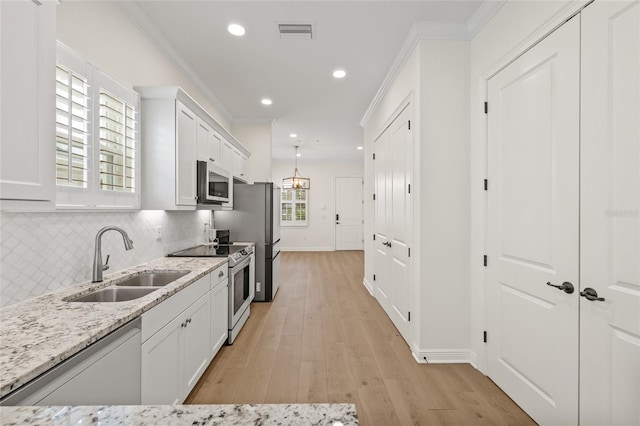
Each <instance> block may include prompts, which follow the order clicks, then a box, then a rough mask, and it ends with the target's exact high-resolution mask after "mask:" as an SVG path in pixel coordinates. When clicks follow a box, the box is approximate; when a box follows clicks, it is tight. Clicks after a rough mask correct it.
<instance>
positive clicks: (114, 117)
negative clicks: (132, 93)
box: [100, 89, 137, 192]
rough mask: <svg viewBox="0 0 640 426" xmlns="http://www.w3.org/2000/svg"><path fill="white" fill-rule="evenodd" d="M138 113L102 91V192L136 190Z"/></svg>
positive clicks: (130, 106)
mask: <svg viewBox="0 0 640 426" xmlns="http://www.w3.org/2000/svg"><path fill="white" fill-rule="evenodd" d="M136 127H137V122H136V111H135V108H134V107H133V106H132V105H129V104H127V103H126V102H124V101H122V100H120V99H118V98H117V97H116V96H114V95H111V94H110V93H108V92H106V91H104V90H103V89H100V189H103V190H111V191H123V192H135V190H136V174H135V172H136V132H137V130H136Z"/></svg>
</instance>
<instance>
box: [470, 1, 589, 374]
mask: <svg viewBox="0 0 640 426" xmlns="http://www.w3.org/2000/svg"><path fill="white" fill-rule="evenodd" d="M585 3H587V2H586V1H583V0H573V1H509V2H507V3H506V4H505V5H504V6H503V7H502V8H501V9H500V10H499V11H498V12H497V13H496V14H495V15H494V16H493V18H492V19H491V20H490V21H489V22H488V24H487V25H486V26H485V27H484V28H483V29H482V30H481V31H480V32H479V33H478V34H477V35H476V36H475V37H474V39H473V40H472V41H471V44H470V63H469V68H470V75H469V78H470V80H469V81H470V111H471V113H470V132H471V147H470V148H471V163H470V179H471V188H472V191H471V194H470V196H471V218H470V219H471V222H470V226H471V228H470V235H471V241H470V252H471V253H470V254H471V257H470V259H471V261H470V274H471V287H470V290H471V322H470V333H471V349H472V351H473V354H474V355H475V356H477V360H476V365H477V366H478V368H480V369H481V370H482V371H484V369H485V345H484V343H483V341H482V332H483V331H484V330H486V327H485V281H484V273H485V272H484V267H483V266H482V263H481V259H482V255H483V254H484V247H485V234H484V233H485V224H486V222H485V221H486V216H485V212H486V208H487V206H486V193H485V191H484V190H483V188H482V180H483V179H484V178H486V175H487V164H486V146H487V140H486V130H487V129H486V115H485V114H484V112H483V110H482V104H483V102H484V101H485V100H486V89H487V80H488V79H489V78H490V77H491V75H492V74H495V73H496V72H497V71H499V69H500V68H501V67H504V66H506V65H507V64H508V63H509V62H510V61H512V60H514V59H515V58H516V57H517V56H518V55H519V54H521V53H522V52H523V51H524V50H526V49H527V48H529V47H530V46H532V45H533V44H534V43H535V42H536V41H538V40H539V39H541V38H542V37H543V36H544V35H545V34H547V33H548V32H550V31H551V30H552V29H553V28H554V27H555V26H557V25H559V24H560V23H562V22H563V21H564V20H565V19H567V18H568V17H570V16H571V15H572V14H573V13H575V11H577V10H578V9H579V8H580V7H581V6H582V5H584V4H585ZM489 110H491V106H489ZM488 332H489V333H490V332H491V330H488Z"/></svg>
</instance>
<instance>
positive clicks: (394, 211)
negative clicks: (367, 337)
mask: <svg viewBox="0 0 640 426" xmlns="http://www.w3.org/2000/svg"><path fill="white" fill-rule="evenodd" d="M409 119H410V108H409V107H406V108H405V109H404V110H403V111H402V112H401V113H400V114H399V115H398V116H397V117H396V118H395V119H394V121H393V122H392V123H391V125H390V126H389V127H388V128H387V129H386V130H385V131H384V133H383V134H382V135H381V136H380V137H379V138H378V139H376V141H375V143H374V149H375V156H376V157H375V162H374V167H375V172H374V175H375V185H376V189H375V191H376V193H375V194H376V199H375V212H376V218H375V238H376V240H375V267H374V269H375V277H374V283H373V286H374V295H375V297H376V298H377V299H378V302H379V303H380V305H381V306H382V307H383V308H384V310H385V312H386V313H387V315H389V318H391V321H392V322H393V324H394V325H395V326H396V328H397V329H398V331H400V334H402V336H403V337H404V338H405V340H407V341H408V340H409V320H410V313H409V309H410V308H409V306H410V303H409V302H410V300H411V299H410V293H411V286H410V282H411V279H410V273H409V256H410V253H409V250H410V246H409V241H410V237H411V216H410V214H411V208H410V205H411V204H410V194H409V184H410V177H411V170H412V168H411V164H412V163H411V162H412V154H411V152H412V141H411V130H410V124H409Z"/></svg>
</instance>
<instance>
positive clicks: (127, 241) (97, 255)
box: [92, 226, 133, 283]
mask: <svg viewBox="0 0 640 426" xmlns="http://www.w3.org/2000/svg"><path fill="white" fill-rule="evenodd" d="M107 231H118V232H119V233H120V234H121V235H122V239H123V241H124V248H125V250H131V249H132V248H133V241H132V240H131V238H129V234H127V231H125V230H124V229H122V228H119V227H117V226H105V227H104V228H102V229H101V230H99V231H98V233H97V234H96V242H95V252H94V253H93V278H92V282H94V283H98V282H101V281H102V271H104V270H105V269H107V268H108V265H103V264H102V235H104V233H105V232H107Z"/></svg>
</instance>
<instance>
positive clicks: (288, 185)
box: [282, 146, 311, 189]
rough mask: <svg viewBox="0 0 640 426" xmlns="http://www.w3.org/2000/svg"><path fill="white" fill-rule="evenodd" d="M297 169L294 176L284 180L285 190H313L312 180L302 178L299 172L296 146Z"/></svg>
mask: <svg viewBox="0 0 640 426" xmlns="http://www.w3.org/2000/svg"><path fill="white" fill-rule="evenodd" d="M295 162H296V167H295V170H294V172H293V176H291V177H287V178H284V179H282V188H283V189H309V188H311V180H310V179H309V178H305V177H302V176H301V175H300V172H299V171H298V146H296V157H295Z"/></svg>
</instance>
